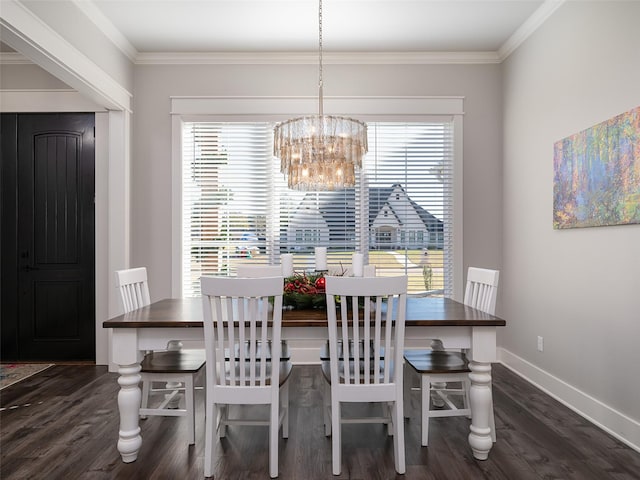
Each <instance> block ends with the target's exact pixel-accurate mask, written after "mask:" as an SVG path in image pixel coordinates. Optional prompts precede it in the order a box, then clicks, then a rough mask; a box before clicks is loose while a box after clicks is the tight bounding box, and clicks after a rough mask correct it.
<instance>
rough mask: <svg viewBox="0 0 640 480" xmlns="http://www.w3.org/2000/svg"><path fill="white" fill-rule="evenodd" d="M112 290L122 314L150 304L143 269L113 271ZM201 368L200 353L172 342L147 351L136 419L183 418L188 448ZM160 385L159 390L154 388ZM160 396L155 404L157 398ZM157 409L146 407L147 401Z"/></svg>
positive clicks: (192, 441) (143, 364)
mask: <svg viewBox="0 0 640 480" xmlns="http://www.w3.org/2000/svg"><path fill="white" fill-rule="evenodd" d="M116 287H117V288H118V290H119V291H120V298H121V299H122V305H123V308H124V311H125V313H128V312H131V311H133V310H136V309H139V308H143V307H145V306H147V305H149V304H150V303H151V299H150V295H149V284H148V281H147V269H146V268H144V267H140V268H131V269H127V270H118V271H116ZM204 364H205V354H204V350H183V349H181V348H179V345H178V344H176V342H175V341H172V342H169V345H168V348H167V350H166V351H155V352H154V351H149V352H147V354H146V355H145V356H144V358H143V360H142V363H141V364H140V365H141V369H140V377H141V381H142V396H141V402H140V417H141V418H143V419H144V418H146V417H147V416H165V417H166V416H171V417H175V416H183V417H187V437H188V439H189V444H190V445H193V444H194V443H195V400H194V390H195V387H194V377H195V376H196V375H197V374H199V373H200V372H201V370H202V368H203V367H204ZM157 382H161V383H162V384H163V386H162V387H158V388H154V386H153V385H154V383H157ZM158 396H160V399H159V400H158V399H157V397H158ZM180 397H184V408H179V400H180ZM152 399H153V400H156V403H157V405H156V406H153V407H150V406H149V403H150V401H151V400H152Z"/></svg>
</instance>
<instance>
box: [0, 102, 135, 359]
mask: <svg viewBox="0 0 640 480" xmlns="http://www.w3.org/2000/svg"><path fill="white" fill-rule="evenodd" d="M80 108H81V110H82V111H86V112H93V113H95V126H96V136H95V301H96V308H95V318H96V328H95V330H96V339H95V340H96V345H95V346H96V364H97V365H110V366H112V365H113V364H112V362H111V361H110V349H109V345H110V338H111V334H110V332H109V331H107V330H106V329H104V328H102V322H104V321H105V320H108V319H109V318H111V317H114V316H116V315H117V314H119V313H121V306H120V298H119V296H118V292H117V291H116V288H115V280H114V279H113V272H114V271H116V270H120V269H122V268H127V267H128V266H129V253H130V222H129V219H130V216H129V207H130V194H129V192H130V155H129V151H130V129H131V114H130V113H129V112H127V111H116V110H109V111H107V110H106V109H105V108H103V107H101V106H99V105H97V104H93V103H92V102H90V101H88V100H87V99H86V98H85V97H84V96H82V95H81V94H80V93H78V92H75V91H72V90H29V91H26V90H20V91H7V90H3V91H0V111H2V112H3V113H33V112H40V113H63V112H78V111H80ZM111 370H113V368H111Z"/></svg>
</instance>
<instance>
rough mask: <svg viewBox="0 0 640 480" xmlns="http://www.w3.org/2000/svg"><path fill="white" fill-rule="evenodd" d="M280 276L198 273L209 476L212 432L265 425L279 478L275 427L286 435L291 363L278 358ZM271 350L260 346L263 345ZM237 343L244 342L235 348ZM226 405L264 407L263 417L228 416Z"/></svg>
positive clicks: (209, 471)
mask: <svg viewBox="0 0 640 480" xmlns="http://www.w3.org/2000/svg"><path fill="white" fill-rule="evenodd" d="M282 285H283V277H282V276H279V277H263V278H237V277H202V278H201V291H202V301H203V320H204V339H205V350H206V358H207V364H208V365H209V367H208V368H207V370H206V376H207V381H206V385H207V387H206V388H207V394H206V396H205V461H204V474H205V476H206V477H209V476H212V475H213V449H214V445H215V438H214V435H215V432H216V430H217V431H218V434H219V436H220V437H224V436H225V434H226V426H227V425H234V424H236V425H267V426H269V475H270V476H271V478H275V477H277V476H278V431H279V428H280V426H282V436H283V438H287V437H288V436H289V390H288V389H289V383H288V381H287V380H288V378H289V375H290V373H291V368H292V366H291V362H290V361H272V359H275V358H280V356H281V351H280V349H281V328H282ZM265 345H267V346H270V347H271V348H261V347H263V346H265ZM240 346H243V347H242V348H240ZM230 405H267V406H269V414H268V419H266V420H265V419H259V418H244V417H243V416H234V417H232V416H231V415H230V412H229V406H230Z"/></svg>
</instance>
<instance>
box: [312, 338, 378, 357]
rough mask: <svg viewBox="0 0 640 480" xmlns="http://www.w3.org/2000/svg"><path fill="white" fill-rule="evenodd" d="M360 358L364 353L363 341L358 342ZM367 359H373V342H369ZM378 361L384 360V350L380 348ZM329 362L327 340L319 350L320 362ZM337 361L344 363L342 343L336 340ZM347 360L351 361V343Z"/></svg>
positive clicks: (351, 342) (350, 342) (350, 343)
mask: <svg viewBox="0 0 640 480" xmlns="http://www.w3.org/2000/svg"><path fill="white" fill-rule="evenodd" d="M359 343H360V358H362V356H363V352H364V340H360V342H359ZM369 358H373V341H372V342H371V355H370V357H369ZM380 359H381V360H384V348H380ZM325 360H326V361H329V360H331V355H329V340H327V341H326V342H325V343H324V344H323V345H322V347H321V348H320V361H325ZM338 360H339V361H341V362H342V361H344V347H343V345H342V341H341V340H338ZM349 360H353V341H352V340H351V341H349Z"/></svg>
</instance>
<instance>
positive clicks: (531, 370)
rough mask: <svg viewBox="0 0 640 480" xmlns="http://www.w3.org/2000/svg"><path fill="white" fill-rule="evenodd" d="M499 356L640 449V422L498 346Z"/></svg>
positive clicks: (556, 396) (566, 403) (546, 391)
mask: <svg viewBox="0 0 640 480" xmlns="http://www.w3.org/2000/svg"><path fill="white" fill-rule="evenodd" d="M498 359H499V362H500V363H502V364H503V365H504V366H505V367H507V368H508V369H509V370H511V371H513V372H514V373H516V374H517V375H519V376H521V377H522V378H524V379H525V380H527V381H528V382H529V383H531V384H533V385H535V386H536V387H538V388H539V389H540V390H542V391H543V392H545V393H546V394H547V395H550V396H551V397H553V398H555V399H556V400H558V401H559V402H560V403H562V404H563V405H565V406H566V407H568V408H570V409H571V410H573V411H574V412H576V413H577V414H578V415H580V416H582V417H584V418H586V419H587V420H589V421H590V422H591V423H593V424H595V425H597V426H598V427H600V428H602V429H603V430H604V431H606V432H607V433H609V434H611V435H613V436H614V437H615V438H617V439H618V440H620V441H621V442H623V443H625V444H626V445H628V446H629V447H631V448H632V449H634V450H636V451H637V452H640V422H638V421H636V420H634V419H632V418H630V417H628V416H626V415H625V414H623V413H621V412H618V411H617V410H614V409H613V408H611V407H610V406H608V405H606V404H604V403H602V402H601V401H600V400H597V399H596V398H593V397H592V396H590V395H589V394H587V393H585V392H583V391H581V390H578V389H577V388H575V387H573V386H571V385H569V384H568V383H566V382H564V381H563V380H561V379H559V378H558V377H555V376H554V375H552V374H550V373H549V372H546V371H544V370H542V369H541V368H539V367H537V366H535V365H534V364H532V363H531V362H529V361H527V360H525V359H524V358H521V357H519V356H517V355H516V354H514V353H512V352H510V351H509V350H506V349H504V348H498Z"/></svg>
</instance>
